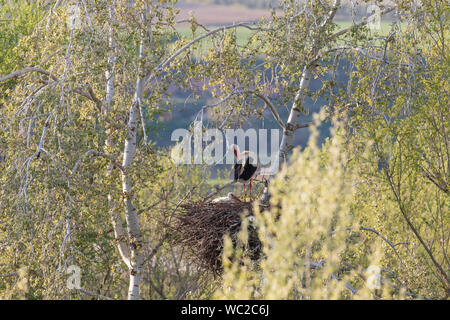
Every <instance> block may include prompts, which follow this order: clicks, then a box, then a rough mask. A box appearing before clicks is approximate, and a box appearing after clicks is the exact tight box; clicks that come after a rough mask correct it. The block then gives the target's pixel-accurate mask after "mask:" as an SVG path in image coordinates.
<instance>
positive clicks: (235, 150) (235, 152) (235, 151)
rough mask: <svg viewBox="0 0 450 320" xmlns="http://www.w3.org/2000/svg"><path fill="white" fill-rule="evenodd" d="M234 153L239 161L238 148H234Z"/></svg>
mask: <svg viewBox="0 0 450 320" xmlns="http://www.w3.org/2000/svg"><path fill="white" fill-rule="evenodd" d="M233 152H234V155H235V157H236V158H238V159H239V156H238V152H237V149H236V148H234V150H233Z"/></svg>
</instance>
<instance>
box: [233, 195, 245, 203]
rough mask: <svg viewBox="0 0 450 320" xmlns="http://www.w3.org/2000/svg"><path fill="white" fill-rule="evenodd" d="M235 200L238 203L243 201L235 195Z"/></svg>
mask: <svg viewBox="0 0 450 320" xmlns="http://www.w3.org/2000/svg"><path fill="white" fill-rule="evenodd" d="M231 197H232V198H233V199H234V200H236V201H238V202H242V201H241V199H239V198H238V197H236V196H235V195H232V196H231Z"/></svg>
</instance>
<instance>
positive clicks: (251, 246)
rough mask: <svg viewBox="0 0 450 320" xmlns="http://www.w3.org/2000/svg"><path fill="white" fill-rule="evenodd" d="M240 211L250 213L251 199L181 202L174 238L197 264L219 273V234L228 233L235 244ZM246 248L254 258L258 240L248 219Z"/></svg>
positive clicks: (258, 252) (249, 214)
mask: <svg viewBox="0 0 450 320" xmlns="http://www.w3.org/2000/svg"><path fill="white" fill-rule="evenodd" d="M243 213H245V214H246V215H247V216H253V209H252V203H250V202H238V203H212V202H190V203H185V204H184V205H182V206H181V212H180V213H179V214H178V215H177V216H176V219H175V225H174V230H175V237H174V239H175V242H176V244H178V245H181V246H183V247H185V248H187V249H188V250H190V252H191V253H192V256H193V258H194V259H195V260H196V263H197V264H199V265H200V266H201V267H204V268H205V269H208V270H210V271H213V272H214V273H215V274H219V273H220V272H221V271H222V261H221V260H222V250H223V237H224V235H225V234H228V235H229V236H230V237H231V239H232V240H233V243H234V244H236V241H237V235H238V233H239V231H240V230H241V215H242V214H243ZM247 251H248V253H249V256H250V258H251V259H253V260H257V259H258V258H259V255H260V252H261V242H260V241H259V239H258V236H257V232H256V229H255V228H254V227H253V226H252V224H251V223H249V227H248V244H247Z"/></svg>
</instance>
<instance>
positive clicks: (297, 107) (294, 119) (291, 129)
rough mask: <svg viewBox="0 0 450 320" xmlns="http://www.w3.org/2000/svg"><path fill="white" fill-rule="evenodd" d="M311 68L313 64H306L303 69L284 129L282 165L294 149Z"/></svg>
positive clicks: (281, 147) (280, 159) (281, 145)
mask: <svg viewBox="0 0 450 320" xmlns="http://www.w3.org/2000/svg"><path fill="white" fill-rule="evenodd" d="M311 68H312V67H311V66H306V67H305V68H304V70H303V73H302V77H301V79H300V87H299V89H298V91H297V95H296V96H295V99H294V103H293V105H292V108H291V112H290V113H289V118H288V120H287V122H286V126H285V128H284V130H283V138H282V139H281V144H280V157H279V161H280V165H281V164H283V163H284V162H285V161H286V159H287V155H288V153H289V151H290V150H291V149H292V140H293V138H294V133H295V131H296V130H297V128H296V126H297V123H298V118H299V117H300V115H301V114H302V109H303V104H304V103H305V97H306V92H307V91H308V88H309V83H310V80H311Z"/></svg>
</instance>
